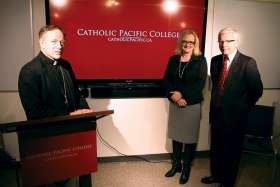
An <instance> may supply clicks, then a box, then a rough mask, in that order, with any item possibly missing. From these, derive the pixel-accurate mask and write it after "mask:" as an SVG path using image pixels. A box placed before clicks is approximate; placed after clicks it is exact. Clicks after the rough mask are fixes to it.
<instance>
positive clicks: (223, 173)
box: [210, 110, 245, 187]
mask: <svg viewBox="0 0 280 187" xmlns="http://www.w3.org/2000/svg"><path fill="white" fill-rule="evenodd" d="M244 126H245V124H244V122H242V121H239V122H238V123H230V124H226V122H225V120H224V115H223V112H222V110H217V111H215V113H214V116H213V118H212V123H211V148H210V169H211V174H212V176H214V177H216V178H218V179H219V181H221V183H222V184H224V186H226V187H232V186H234V183H235V180H236V177H237V174H238V169H239V162H240V158H241V152H242V144H243V138H244Z"/></svg>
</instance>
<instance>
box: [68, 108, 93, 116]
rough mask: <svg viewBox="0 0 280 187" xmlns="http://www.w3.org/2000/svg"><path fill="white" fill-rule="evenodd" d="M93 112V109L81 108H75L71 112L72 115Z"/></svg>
mask: <svg viewBox="0 0 280 187" xmlns="http://www.w3.org/2000/svg"><path fill="white" fill-rule="evenodd" d="M91 112H93V110H92V109H79V110H75V111H74V112H70V115H71V116H73V115H79V114H86V113H91Z"/></svg>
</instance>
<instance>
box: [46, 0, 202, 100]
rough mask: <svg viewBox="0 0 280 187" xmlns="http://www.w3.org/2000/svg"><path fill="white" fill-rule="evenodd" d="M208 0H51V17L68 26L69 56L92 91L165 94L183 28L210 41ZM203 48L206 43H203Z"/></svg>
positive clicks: (101, 93) (84, 86)
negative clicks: (168, 68)
mask: <svg viewBox="0 0 280 187" xmlns="http://www.w3.org/2000/svg"><path fill="white" fill-rule="evenodd" d="M206 4H207V3H206V1H205V0H141V1H140V0H139V1H132V0H94V1H93V0H60V1H57V0H49V1H47V6H46V7H47V22H48V23H50V24H56V25H59V26H60V27H62V28H63V30H64V31H65V33H66V45H65V50H64V54H63V58H65V59H66V60H68V61H69V62H70V63H71V64H72V67H73V70H74V72H75V75H76V78H77V79H78V82H79V84H80V87H81V88H82V89H83V90H84V91H85V92H84V93H86V92H87V91H89V92H90V96H91V97H106V98H107V97H162V96H163V95H164V89H163V88H162V86H161V80H162V78H163V75H164V72H165V69H166V66H167V62H168V60H169V58H170V56H172V55H173V54H174V49H175V46H176V41H177V39H178V36H179V33H180V31H182V30H184V29H186V28H192V29H193V30H195V31H196V32H197V33H198V36H199V38H200V40H201V41H202V45H201V46H202V48H203V46H204V45H203V42H204V30H205V15H206V7H207V5H206ZM202 50H203V49H202Z"/></svg>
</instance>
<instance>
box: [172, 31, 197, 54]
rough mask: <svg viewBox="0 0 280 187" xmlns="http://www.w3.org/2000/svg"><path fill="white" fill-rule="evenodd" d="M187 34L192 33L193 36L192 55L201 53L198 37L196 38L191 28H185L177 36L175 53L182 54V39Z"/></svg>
mask: <svg viewBox="0 0 280 187" xmlns="http://www.w3.org/2000/svg"><path fill="white" fill-rule="evenodd" d="M187 35H193V37H194V48H193V55H194V56H199V55H200V54H201V51H200V49H199V39H198V36H197V34H196V33H195V32H194V31H193V30H192V29H186V30H184V31H182V32H181V34H180V36H179V38H178V40H177V44H176V49H175V53H176V54H177V55H183V45H182V40H183V38H184V37H185V36H187Z"/></svg>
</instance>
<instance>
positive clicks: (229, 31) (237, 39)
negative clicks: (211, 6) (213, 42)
mask: <svg viewBox="0 0 280 187" xmlns="http://www.w3.org/2000/svg"><path fill="white" fill-rule="evenodd" d="M225 33H232V34H233V36H234V38H235V40H236V41H237V42H240V34H239V32H238V31H237V30H236V29H234V28H232V27H226V28H223V29H222V30H220V32H219V34H218V38H220V36H221V35H222V34H225Z"/></svg>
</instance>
